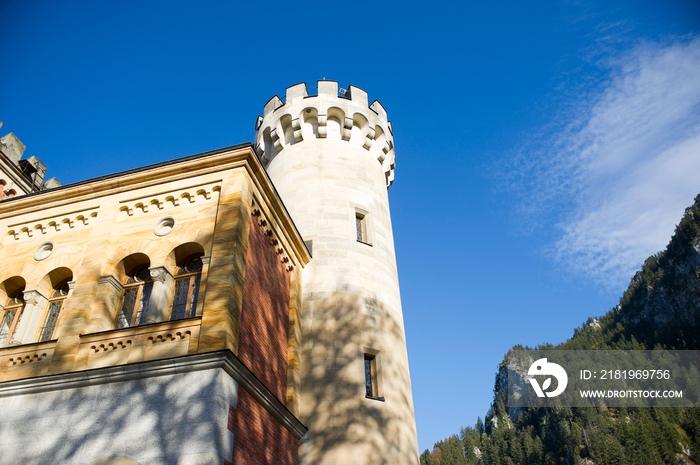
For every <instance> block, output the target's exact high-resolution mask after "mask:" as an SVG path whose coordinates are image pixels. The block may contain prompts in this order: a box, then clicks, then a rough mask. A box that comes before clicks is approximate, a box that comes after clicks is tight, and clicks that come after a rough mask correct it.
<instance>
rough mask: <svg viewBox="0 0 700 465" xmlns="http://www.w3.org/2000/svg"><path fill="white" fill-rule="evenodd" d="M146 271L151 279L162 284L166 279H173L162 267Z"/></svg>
mask: <svg viewBox="0 0 700 465" xmlns="http://www.w3.org/2000/svg"><path fill="white" fill-rule="evenodd" d="M148 271H149V273H150V274H151V279H153V280H154V281H158V282H161V283H164V282H165V280H166V279H167V278H172V277H173V275H172V273H170V271H168V269H167V268H165V267H164V266H154V267H153V268H149V269H148Z"/></svg>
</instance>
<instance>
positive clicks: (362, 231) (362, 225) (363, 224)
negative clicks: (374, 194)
mask: <svg viewBox="0 0 700 465" xmlns="http://www.w3.org/2000/svg"><path fill="white" fill-rule="evenodd" d="M355 229H356V230H357V242H364V243H365V244H367V243H368V242H367V219H366V218H365V215H363V214H362V213H359V212H358V213H355Z"/></svg>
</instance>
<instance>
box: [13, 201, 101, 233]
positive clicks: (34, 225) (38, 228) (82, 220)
mask: <svg viewBox="0 0 700 465" xmlns="http://www.w3.org/2000/svg"><path fill="white" fill-rule="evenodd" d="M97 208H98V207H95V208H89V209H86V210H81V211H77V212H72V213H67V214H64V215H61V216H57V217H49V218H41V219H38V220H33V221H30V222H26V223H19V224H12V225H10V226H9V227H8V231H7V234H8V235H9V236H12V237H13V238H14V239H15V240H16V241H17V240H20V239H26V238H29V237H35V236H36V237H40V236H42V235H45V234H48V233H56V232H59V231H68V230H70V229H73V228H75V226H76V225H78V226H88V225H89V224H90V222H91V221H92V220H93V219H94V218H97Z"/></svg>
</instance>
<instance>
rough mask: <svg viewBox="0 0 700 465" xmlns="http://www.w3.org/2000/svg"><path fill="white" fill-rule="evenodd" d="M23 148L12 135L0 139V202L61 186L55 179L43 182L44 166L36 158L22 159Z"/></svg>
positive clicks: (20, 142) (0, 125)
mask: <svg viewBox="0 0 700 465" xmlns="http://www.w3.org/2000/svg"><path fill="white" fill-rule="evenodd" d="M0 127H2V121H0ZM25 148H26V147H25V145H24V144H23V143H22V141H20V140H19V139H18V138H17V136H15V135H14V134H12V133H9V134H6V135H4V136H3V137H1V138H0V200H2V199H7V198H11V197H14V196H16V195H24V194H28V193H30V192H38V191H41V190H44V189H51V188H53V187H58V186H60V185H61V183H60V182H58V180H57V179H56V178H51V179H48V180H46V181H45V180H44V177H45V175H46V165H44V164H43V163H42V162H41V160H39V159H38V158H37V157H35V156H31V157H28V158H26V159H22V154H24V150H25Z"/></svg>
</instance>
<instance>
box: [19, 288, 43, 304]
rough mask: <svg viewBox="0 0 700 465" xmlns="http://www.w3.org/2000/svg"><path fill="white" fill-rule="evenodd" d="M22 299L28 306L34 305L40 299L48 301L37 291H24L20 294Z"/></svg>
mask: <svg viewBox="0 0 700 465" xmlns="http://www.w3.org/2000/svg"><path fill="white" fill-rule="evenodd" d="M22 297H23V298H24V302H25V303H27V304H29V305H36V304H38V303H39V302H40V301H41V300H42V299H43V300H48V299H47V298H46V297H44V295H43V294H42V293H41V292H39V291H37V290H31V291H24V292H23V293H22Z"/></svg>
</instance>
